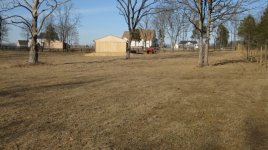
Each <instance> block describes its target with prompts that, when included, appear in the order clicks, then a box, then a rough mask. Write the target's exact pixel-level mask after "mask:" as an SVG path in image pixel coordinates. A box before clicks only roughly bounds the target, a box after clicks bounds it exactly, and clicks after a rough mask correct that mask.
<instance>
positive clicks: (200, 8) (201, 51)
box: [198, 0, 204, 67]
mask: <svg viewBox="0 0 268 150" xmlns="http://www.w3.org/2000/svg"><path fill="white" fill-rule="evenodd" d="M198 5H199V10H200V12H199V13H200V14H199V35H200V36H199V61H198V65H199V66H200V67H203V65H204V49H203V33H204V32H203V11H202V10H203V9H202V7H203V1H202V0H199V3H198Z"/></svg>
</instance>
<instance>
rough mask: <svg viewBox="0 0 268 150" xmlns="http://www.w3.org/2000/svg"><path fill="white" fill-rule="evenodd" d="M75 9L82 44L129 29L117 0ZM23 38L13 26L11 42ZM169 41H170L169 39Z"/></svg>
mask: <svg viewBox="0 0 268 150" xmlns="http://www.w3.org/2000/svg"><path fill="white" fill-rule="evenodd" d="M267 2H268V0H260V2H259V3H258V6H257V7H256V6H255V7H256V8H257V9H256V8H255V9H252V10H250V11H249V12H248V13H249V14H253V15H255V16H257V17H258V16H260V15H261V14H260V12H261V10H262V9H263V8H264V7H266V4H267ZM71 3H73V4H74V7H75V11H76V12H77V13H78V14H80V17H81V19H80V26H79V36H80V38H79V39H80V44H91V43H92V42H93V40H94V39H96V38H100V37H103V36H105V35H110V34H112V35H116V36H119V37H121V36H122V34H123V32H124V31H125V30H127V25H126V23H125V20H124V19H123V17H122V16H121V15H119V11H118V9H117V8H116V6H117V2H116V0H72V2H71ZM19 39H22V36H21V29H19V28H16V27H11V31H10V33H9V42H12V43H15V42H16V41H17V40H19ZM167 42H169V41H167Z"/></svg>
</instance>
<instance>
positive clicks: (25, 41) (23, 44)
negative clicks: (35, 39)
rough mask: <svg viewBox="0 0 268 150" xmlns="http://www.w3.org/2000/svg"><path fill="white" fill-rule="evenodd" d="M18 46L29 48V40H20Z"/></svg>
mask: <svg viewBox="0 0 268 150" xmlns="http://www.w3.org/2000/svg"><path fill="white" fill-rule="evenodd" d="M17 47H19V48H28V47H29V46H28V41H27V40H18V42H17Z"/></svg>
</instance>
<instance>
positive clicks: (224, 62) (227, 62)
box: [212, 59, 248, 66]
mask: <svg viewBox="0 0 268 150" xmlns="http://www.w3.org/2000/svg"><path fill="white" fill-rule="evenodd" d="M237 63H248V61H247V60H243V59H231V60H229V59H224V60H220V61H219V62H216V63H214V64H213V65H212V66H222V65H228V64H237Z"/></svg>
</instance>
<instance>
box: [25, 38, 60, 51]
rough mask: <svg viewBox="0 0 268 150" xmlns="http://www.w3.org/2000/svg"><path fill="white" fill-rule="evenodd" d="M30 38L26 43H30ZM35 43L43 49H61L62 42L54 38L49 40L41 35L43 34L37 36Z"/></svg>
mask: <svg viewBox="0 0 268 150" xmlns="http://www.w3.org/2000/svg"><path fill="white" fill-rule="evenodd" d="M31 41H32V39H30V40H29V43H28V45H29V46H30V45H31ZM37 43H38V44H39V45H40V46H41V47H42V48H44V49H63V46H64V45H63V42H61V41H59V40H54V41H50V45H49V42H48V41H47V40H46V39H45V38H44V37H43V36H38V37H37Z"/></svg>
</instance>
